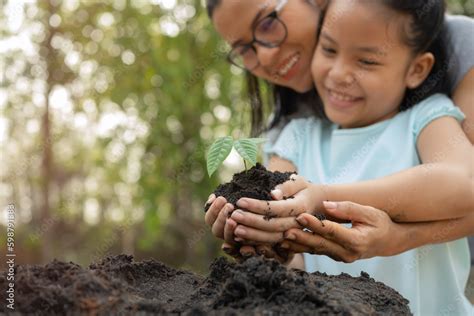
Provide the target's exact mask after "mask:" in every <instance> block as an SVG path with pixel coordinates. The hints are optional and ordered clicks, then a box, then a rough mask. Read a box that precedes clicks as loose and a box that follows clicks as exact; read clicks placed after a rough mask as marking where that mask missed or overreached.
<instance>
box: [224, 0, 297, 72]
mask: <svg viewBox="0 0 474 316" xmlns="http://www.w3.org/2000/svg"><path fill="white" fill-rule="evenodd" d="M287 3H288V0H279V2H278V4H277V6H276V7H275V10H273V11H272V12H271V13H270V14H269V15H267V16H266V17H265V18H263V19H261V20H259V21H257V23H255V26H254V28H253V32H252V33H253V34H252V35H253V40H252V41H251V42H250V43H248V44H239V45H237V46H235V47H234V48H233V49H232V50H231V51H230V53H229V55H228V56H227V60H228V61H229V62H230V63H232V64H234V65H235V66H237V67H239V68H242V69H247V70H253V69H255V68H257V67H258V65H260V61H259V60H258V57H257V49H256V48H255V45H254V44H258V45H260V46H263V47H267V48H274V47H278V46H280V45H281V44H282V43H283V42H284V41H285V40H286V37H287V36H288V29H287V28H286V25H285V23H283V21H282V20H281V19H280V18H279V17H278V14H279V12H280V11H281V9H283V7H284V6H285V5H286V4H287Z"/></svg>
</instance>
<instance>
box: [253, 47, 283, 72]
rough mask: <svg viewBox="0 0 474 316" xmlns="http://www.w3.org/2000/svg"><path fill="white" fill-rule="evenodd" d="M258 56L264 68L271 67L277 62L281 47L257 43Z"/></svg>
mask: <svg viewBox="0 0 474 316" xmlns="http://www.w3.org/2000/svg"><path fill="white" fill-rule="evenodd" d="M255 49H256V50H257V58H258V61H259V62H260V65H261V66H262V67H264V68H270V67H273V66H274V65H275V63H276V62H277V59H276V56H277V54H278V50H279V47H272V48H270V47H265V46H259V45H257V46H256V48H255Z"/></svg>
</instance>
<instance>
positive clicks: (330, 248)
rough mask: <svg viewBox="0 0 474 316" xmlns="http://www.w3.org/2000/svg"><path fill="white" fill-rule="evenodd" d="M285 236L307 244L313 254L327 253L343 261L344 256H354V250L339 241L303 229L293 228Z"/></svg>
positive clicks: (303, 244) (304, 244)
mask: <svg viewBox="0 0 474 316" xmlns="http://www.w3.org/2000/svg"><path fill="white" fill-rule="evenodd" d="M285 238H286V239H289V240H290V241H293V242H296V243H299V244H301V245H302V246H307V247H308V248H309V249H310V251H308V252H309V253H311V254H320V255H326V256H328V257H331V258H333V259H334V260H337V261H341V260H343V258H350V257H352V255H353V254H352V252H350V251H349V250H347V249H345V248H344V247H343V246H341V245H338V244H337V243H335V242H333V241H330V240H327V239H325V238H324V237H321V236H319V235H313V233H311V232H304V231H302V230H301V229H295V228H292V229H290V230H289V231H288V232H286V233H285Z"/></svg>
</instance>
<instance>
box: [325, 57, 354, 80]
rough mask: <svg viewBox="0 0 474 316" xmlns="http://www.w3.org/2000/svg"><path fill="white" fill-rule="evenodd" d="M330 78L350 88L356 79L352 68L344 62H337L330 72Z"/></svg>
mask: <svg viewBox="0 0 474 316" xmlns="http://www.w3.org/2000/svg"><path fill="white" fill-rule="evenodd" d="M329 78H330V79H331V80H332V81H333V82H334V83H335V84H339V85H343V86H350V85H352V84H353V83H354V81H355V77H354V74H353V73H352V71H351V69H350V67H348V66H347V65H345V64H344V62H341V61H339V62H336V63H334V65H333V67H332V68H331V70H330V72H329Z"/></svg>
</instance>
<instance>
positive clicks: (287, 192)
mask: <svg viewBox="0 0 474 316" xmlns="http://www.w3.org/2000/svg"><path fill="white" fill-rule="evenodd" d="M307 186H308V181H306V179H305V178H303V177H302V176H299V175H297V174H292V175H291V176H290V179H289V180H288V181H286V182H284V183H282V184H279V185H277V186H276V187H275V189H273V190H272V191H271V194H272V197H273V199H274V200H282V199H284V198H287V197H290V196H294V195H295V194H296V193H298V192H300V191H301V190H303V189H305V188H306V187H307Z"/></svg>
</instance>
